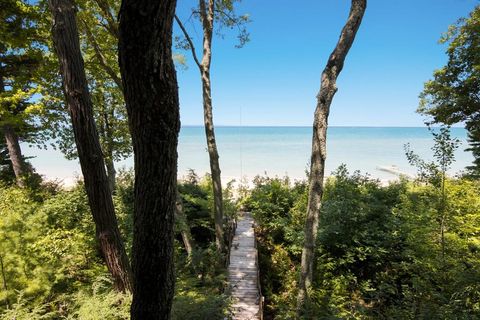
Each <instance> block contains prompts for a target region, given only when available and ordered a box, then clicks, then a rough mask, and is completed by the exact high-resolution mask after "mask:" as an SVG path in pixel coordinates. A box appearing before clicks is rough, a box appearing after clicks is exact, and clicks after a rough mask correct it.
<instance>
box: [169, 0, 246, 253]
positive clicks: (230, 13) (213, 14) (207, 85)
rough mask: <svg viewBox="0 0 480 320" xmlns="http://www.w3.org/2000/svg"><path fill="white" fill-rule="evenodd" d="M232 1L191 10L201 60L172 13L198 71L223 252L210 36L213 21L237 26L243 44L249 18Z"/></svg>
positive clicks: (212, 1) (203, 1) (206, 2)
mask: <svg viewBox="0 0 480 320" xmlns="http://www.w3.org/2000/svg"><path fill="white" fill-rule="evenodd" d="M234 2H235V0H199V1H198V3H199V4H198V8H196V9H194V10H193V14H194V16H195V17H197V18H198V19H199V20H200V22H201V25H202V30H203V54H202V58H201V60H200V59H199V58H198V55H197V52H196V50H195V46H194V43H193V39H192V38H191V37H190V35H189V34H188V32H187V29H186V28H185V26H184V25H183V23H182V22H181V20H180V19H179V18H178V17H177V16H175V20H176V21H177V23H178V25H179V27H180V29H181V30H182V32H183V35H184V36H185V41H186V42H185V43H184V48H186V49H190V50H191V52H192V56H193V60H194V61H195V64H196V65H197V67H198V69H199V71H200V77H201V80H202V95H203V117H204V124H205V135H206V138H207V147H208V148H207V149H208V155H209V159H210V172H211V175H212V187H213V200H214V215H215V235H216V245H217V250H218V251H219V252H225V250H226V248H225V244H224V240H225V239H224V226H223V222H224V214H223V195H222V180H221V170H220V162H219V155H218V149H217V142H216V138H215V128H214V124H213V104H212V83H211V77H210V69H211V62H212V41H213V37H212V36H213V32H214V29H215V26H214V24H215V23H216V22H217V23H218V24H219V26H220V27H222V26H227V27H230V28H231V27H234V26H236V27H238V29H239V35H238V38H239V40H240V43H239V45H238V46H237V47H241V46H243V45H244V44H245V43H246V42H247V41H248V33H247V32H246V29H245V27H244V24H245V23H246V22H248V21H249V18H248V15H243V16H237V15H236V14H235V11H234Z"/></svg>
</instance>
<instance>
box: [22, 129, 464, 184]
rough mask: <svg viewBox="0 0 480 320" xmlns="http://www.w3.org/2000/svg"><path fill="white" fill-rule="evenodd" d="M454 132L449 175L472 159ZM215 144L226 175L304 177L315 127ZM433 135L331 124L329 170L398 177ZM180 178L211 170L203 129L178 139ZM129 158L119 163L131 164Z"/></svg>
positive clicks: (47, 153) (55, 156)
mask: <svg viewBox="0 0 480 320" xmlns="http://www.w3.org/2000/svg"><path fill="white" fill-rule="evenodd" d="M451 130H452V136H454V137H456V138H458V139H460V140H461V141H462V144H461V145H460V147H459V148H458V150H457V152H456V162H455V163H454V164H453V166H452V170H451V172H450V173H451V174H453V173H455V172H457V171H460V170H462V169H464V168H465V166H467V165H469V164H470V163H471V161H472V160H473V157H472V155H471V153H469V152H465V151H464V149H465V148H466V147H467V143H466V138H467V135H466V131H465V130H464V129H462V128H452V129H451ZM216 135H217V144H218V149H219V154H220V166H221V169H222V176H223V177H224V178H226V179H232V178H237V179H238V178H239V177H244V178H247V179H251V178H253V177H254V176H255V175H257V174H264V173H267V174H268V175H270V176H275V175H277V176H284V175H288V176H290V177H292V178H295V179H302V178H304V177H305V169H307V167H308V165H309V159H310V150H311V138H312V129H311V127H217V128H216ZM432 141H433V140H432V135H431V134H430V132H429V131H428V130H427V129H426V128H423V127H422V128H420V127H419V128H411V127H409V128H397V127H385V128H383V127H375V128H369V127H331V128H329V129H328V144H327V153H328V155H327V162H326V167H327V168H326V169H327V171H326V172H327V174H329V173H330V172H331V171H332V170H334V169H335V168H337V167H338V166H339V165H340V164H342V163H345V164H346V165H347V167H348V169H349V170H350V171H354V170H360V171H362V172H363V173H369V174H370V175H371V176H372V177H374V178H378V179H381V180H391V179H394V178H395V175H393V174H391V173H388V172H385V171H382V170H380V168H381V167H391V166H396V167H397V168H398V170H399V171H402V172H405V173H409V174H414V173H415V169H414V168H412V167H410V166H409V164H408V162H407V160H406V157H405V152H404V145H405V144H406V143H410V145H411V148H412V149H413V150H414V151H415V152H416V153H418V154H419V155H420V156H421V157H423V158H424V159H427V160H428V159H431V158H432V156H431V155H432V152H431V150H430V148H431V147H432V144H433V142H432ZM24 148H25V149H24V151H25V152H24V153H25V154H26V155H27V156H35V158H33V159H31V160H30V161H31V162H32V164H33V165H34V166H35V168H36V169H37V171H38V172H39V173H41V174H43V175H45V176H47V177H48V178H57V179H67V180H68V179H71V177H73V176H75V175H78V174H79V172H80V169H79V165H78V163H77V161H68V160H65V159H64V158H63V156H62V155H61V153H59V152H58V151H54V150H38V149H36V148H28V147H27V146H24ZM178 152H179V162H178V171H179V176H180V177H181V176H182V175H184V174H185V173H186V172H187V171H188V170H189V169H193V170H195V171H196V172H197V173H198V174H200V175H203V174H204V173H206V172H208V171H209V164H208V153H207V150H206V139H205V133H204V129H203V127H200V126H187V127H183V128H182V129H181V132H180V138H179V147H178ZM132 164H133V160H132V159H131V158H130V159H126V160H124V161H122V162H120V163H119V164H118V166H119V167H122V166H124V167H131V166H132Z"/></svg>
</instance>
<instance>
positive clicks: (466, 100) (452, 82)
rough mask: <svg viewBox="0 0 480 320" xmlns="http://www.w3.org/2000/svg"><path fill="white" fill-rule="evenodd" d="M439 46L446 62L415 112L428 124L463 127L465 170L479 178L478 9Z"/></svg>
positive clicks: (450, 32) (449, 32)
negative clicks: (468, 155)
mask: <svg viewBox="0 0 480 320" xmlns="http://www.w3.org/2000/svg"><path fill="white" fill-rule="evenodd" d="M441 42H442V43H448V49H447V55H448V62H447V64H446V65H445V66H444V67H443V68H441V69H439V70H436V71H435V73H434V75H433V80H430V81H428V82H426V83H425V88H424V90H423V92H422V93H421V95H420V106H419V108H418V112H420V113H422V114H425V115H427V116H429V117H431V118H433V119H432V121H429V122H430V123H444V124H447V125H452V124H455V123H461V122H463V123H464V124H465V128H466V129H467V131H468V140H469V144H470V147H469V148H468V149H467V150H470V151H472V153H473V156H474V162H473V165H471V166H469V167H468V169H469V170H470V172H471V174H472V176H474V177H476V178H480V6H477V7H476V8H475V9H474V10H473V11H472V12H471V13H470V17H468V18H467V19H461V20H460V21H459V22H458V23H457V24H456V25H454V26H451V27H450V29H449V31H448V32H447V33H446V34H445V36H444V37H443V38H442V39H441Z"/></svg>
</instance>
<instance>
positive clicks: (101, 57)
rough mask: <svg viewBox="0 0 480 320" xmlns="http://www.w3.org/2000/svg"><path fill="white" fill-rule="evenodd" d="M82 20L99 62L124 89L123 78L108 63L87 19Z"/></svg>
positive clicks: (121, 88)
mask: <svg viewBox="0 0 480 320" xmlns="http://www.w3.org/2000/svg"><path fill="white" fill-rule="evenodd" d="M82 22H83V24H84V25H85V31H86V33H87V38H88V40H89V41H90V42H91V43H92V45H93V50H94V51H95V56H96V57H97V60H98V63H99V64H100V66H101V67H102V68H103V69H104V70H105V72H107V74H108V75H109V76H110V78H112V80H113V81H114V82H115V84H116V85H117V86H118V87H119V88H120V90H122V91H123V85H122V79H120V77H119V76H118V74H117V73H116V72H115V71H114V70H113V69H112V67H110V66H109V65H108V63H107V59H106V58H105V56H104V55H103V53H102V50H101V49H100V46H99V45H98V42H97V41H96V40H95V37H94V36H93V34H92V31H91V30H90V28H89V27H88V24H87V22H86V21H85V20H82Z"/></svg>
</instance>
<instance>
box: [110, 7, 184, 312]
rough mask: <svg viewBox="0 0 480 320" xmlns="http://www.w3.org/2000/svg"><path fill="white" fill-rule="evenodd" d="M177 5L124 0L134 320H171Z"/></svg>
mask: <svg viewBox="0 0 480 320" xmlns="http://www.w3.org/2000/svg"><path fill="white" fill-rule="evenodd" d="M175 5H176V0H163V1H149V0H123V1H122V6H121V9H120V15H119V16H120V41H119V61H120V70H121V73H122V81H123V87H124V90H125V101H126V106H127V112H128V120H129V125H130V131H131V134H132V142H133V151H134V156H135V201H134V208H135V209H134V235H133V260H132V263H133V264H132V266H133V272H134V279H135V281H134V289H133V301H132V307H131V318H132V319H133V320H140V319H141V320H149V319H170V318H171V307H172V301H173V294H174V282H175V276H174V251H173V250H174V245H173V244H174V225H175V210H176V206H175V200H176V193H177V144H178V132H179V129H180V114H179V101H178V85H177V78H176V72H175V66H174V63H173V59H172V24H173V17H174V13H175Z"/></svg>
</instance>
